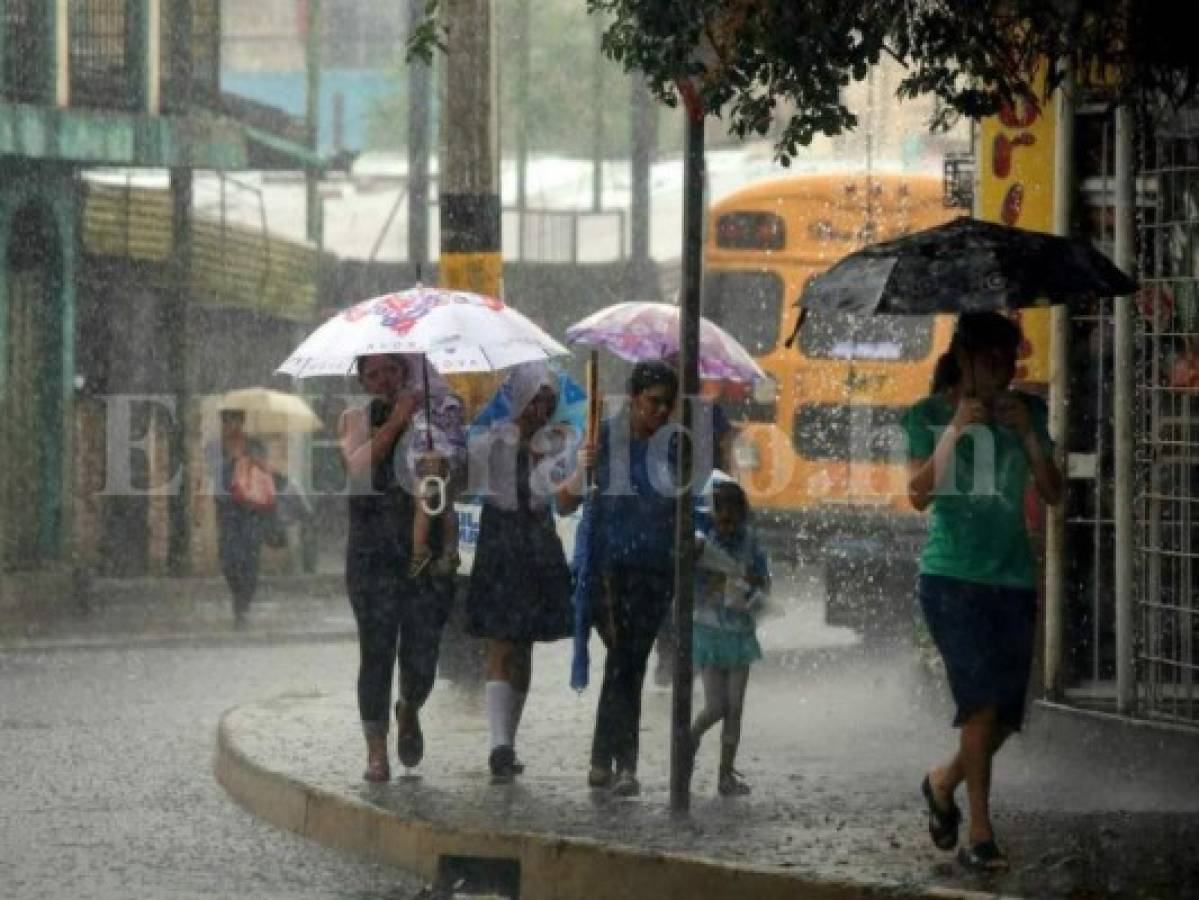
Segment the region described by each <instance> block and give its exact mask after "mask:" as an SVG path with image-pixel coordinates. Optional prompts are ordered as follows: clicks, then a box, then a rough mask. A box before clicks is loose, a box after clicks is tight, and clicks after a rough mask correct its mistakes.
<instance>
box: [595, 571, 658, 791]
mask: <svg viewBox="0 0 1199 900" xmlns="http://www.w3.org/2000/svg"><path fill="white" fill-rule="evenodd" d="M604 582H605V584H604V590H603V592H602V595H601V601H600V609H599V610H597V615H596V627H597V629H598V630H599V633H600V637H601V638H602V639H603V641H604V646H605V647H607V648H608V653H607V656H606V657H605V659H604V683H603V687H601V688H600V698H599V708H598V709H597V710H596V714H595V736H594V737H593V738H592V742H591V764H592V765H593V766H597V767H599V768H603V769H607V768H611V767H612V764H613V763H615V764H616V768H617V769H621V770H626V769H627V770H628V771H630V772H635V771H637V751H638V732H639V730H640V728H641V689H642V685H643V684H644V682H645V667H646V663H647V662H648V660H649V654H650V650H651V649H652V648H653V646H654V638H656V637H657V635H658V628H659V627H660V626H661V624H662V619H663V617H664V616H665V615H666V612H667V610H669V609H670V603H671V598H672V597H673V594H674V580H673V578H672V577H671V576H670V574H668V573H662V572H650V571H643V570H639V569H614V570H611V571H609V572H607V573H605V578H604Z"/></svg>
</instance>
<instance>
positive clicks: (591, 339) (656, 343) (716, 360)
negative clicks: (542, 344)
mask: <svg viewBox="0 0 1199 900" xmlns="http://www.w3.org/2000/svg"><path fill="white" fill-rule="evenodd" d="M566 341H567V343H570V344H586V345H588V346H591V347H607V348H608V349H609V350H611V351H612V352H613V353H615V354H616V355H617V356H619V357H620V358H621V359H627V360H629V361H630V362H641V361H642V360H649V359H662V358H663V357H669V356H672V355H674V354H677V353H678V352H679V308H678V307H677V306H671V305H670V304H668V303H617V304H616V305H615V306H607V307H604V308H603V309H601V310H599V311H598V312H594V313H592V314H591V315H589V316H588V317H587V318H585V319H583V320H581V321H579V322H576V323H575V324H573V325H571V326H570V327H569V328H567V329H566ZM699 377H700V378H703V379H708V380H713V381H739V382H755V381H765V380H766V373H765V372H763V371H762V367H761V366H759V365H758V363H757V362H756V361H755V360H754V358H753V357H752V356H750V355H749V351H747V350H746V349H745V348H744V347H742V346H741V344H739V343H738V342H737V339H736V338H734V337H733V336H732V335H731V334H729V333H728V332H727V331H725V330H724V329H723V328H721V327H720V326H719V325H717V324H715V323H714V322H711V321H709V320H708V319H704V318H701V319H700V320H699Z"/></svg>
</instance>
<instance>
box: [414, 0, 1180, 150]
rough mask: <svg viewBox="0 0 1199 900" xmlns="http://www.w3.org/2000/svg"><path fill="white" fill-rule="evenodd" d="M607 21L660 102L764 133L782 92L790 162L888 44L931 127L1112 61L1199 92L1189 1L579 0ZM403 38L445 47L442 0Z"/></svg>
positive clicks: (845, 118) (1161, 90) (610, 43)
mask: <svg viewBox="0 0 1199 900" xmlns="http://www.w3.org/2000/svg"><path fill="white" fill-rule="evenodd" d="M578 2H585V3H586V7H587V9H588V11H589V12H591V13H593V14H596V15H600V16H602V18H603V21H605V22H606V23H608V26H607V29H606V31H605V33H604V36H603V49H604V52H605V53H606V54H607V55H608V56H609V57H611V58H612V59H613V60H615V61H616V62H617V63H619V64H620V65H622V66H623V67H624V68H625V69H627V70H636V71H640V72H643V73H644V74H645V77H646V78H647V80H648V81H649V84H650V87H651V90H652V91H653V92H654V93H655V94H656V95H657V97H658V99H659V100H661V101H662V102H663V103H666V104H669V105H672V106H673V105H675V104H676V103H677V102H678V96H677V90H676V83H677V82H678V81H679V80H680V79H689V80H690V81H691V82H692V83H693V84H694V85H695V87H696V89H697V91H698V93H699V96H700V97H701V99H702V102H703V106H704V109H705V110H706V111H707V112H708V113H709V114H711V115H715V116H721V117H723V118H724V119H725V120H726V121H727V123H728V128H729V130H730V132H731V133H733V134H736V135H741V136H744V135H747V134H762V133H765V130H766V128H767V126H768V124H769V122H770V120H771V119H772V118H773V117H774V116H775V115H776V114H777V112H778V105H779V103H780V102H785V103H786V104H787V107H788V113H787V116H788V118H787V120H786V123H785V125H784V127H783V129H782V132H781V135H780V137H779V139H778V142H777V144H776V151H777V152H778V154H779V157H780V159H782V160H784V161H785V160H786V159H787V158H789V157H790V156H793V155H794V154H795V153H797V152H798V150H799V148H800V147H803V146H806V145H807V144H808V143H809V142H810V141H811V140H812V138H813V137H815V136H816V135H817V134H828V135H832V134H837V133H840V132H842V131H845V130H848V129H852V128H853V127H854V126H855V125H856V124H857V120H856V118H855V117H854V115H853V114H852V113H851V112H850V111H849V110H848V109H846V108H845V106H844V104H843V103H842V102H841V97H842V89H843V88H844V87H846V86H848V85H849V84H851V83H853V82H855V81H863V80H864V79H866V78H868V77H869V73H870V68H871V66H873V65H874V64H875V63H877V62H878V61H879V59H880V58H881V57H882V55H883V54H886V55H888V56H891V57H893V58H895V59H896V60H898V61H899V62H901V63H902V64H903V65H904V66H906V67H907V71H908V74H907V76H906V77H905V78H904V79H903V80H902V82H901V83H900V86H899V91H898V92H899V95H900V96H902V97H914V96H917V95H919V94H933V95H935V96H936V97H937V98H939V100H940V104H939V106H938V112H937V114H936V115H935V116H934V120H933V125H934V127H945V126H946V125H947V123H949V122H951V121H952V120H953V119H954V118H955V117H956V116H959V115H966V116H970V117H974V118H977V117H980V116H985V115H990V114H992V113H994V112H996V111H997V110H998V109H999V108H1000V107H1001V105H1003V104H1004V103H1010V102H1013V101H1014V100H1015V99H1016V98H1018V97H1022V96H1025V97H1027V96H1033V95H1034V93H1035V91H1036V88H1035V87H1034V82H1033V70H1034V68H1035V67H1036V65H1037V64H1038V63H1045V64H1046V65H1045V71H1046V72H1047V73H1048V78H1047V80H1046V87H1045V93H1049V92H1052V91H1053V90H1054V89H1056V88H1057V87H1058V86H1059V84H1060V83H1061V80H1062V78H1063V77H1064V73H1065V72H1066V71H1069V70H1073V71H1075V72H1080V73H1097V72H1103V71H1115V72H1117V73H1118V77H1117V79H1116V81H1115V85H1114V87H1113V88H1111V91H1112V93H1113V98H1112V99H1113V100H1124V101H1129V102H1133V103H1136V104H1139V105H1140V106H1141V108H1143V109H1145V108H1156V107H1160V106H1162V105H1163V104H1164V105H1165V106H1167V107H1173V108H1177V107H1178V106H1180V105H1181V104H1182V103H1185V102H1186V101H1187V100H1189V99H1191V98H1192V97H1194V96H1195V94H1196V92H1197V91H1199V53H1196V52H1195V49H1194V40H1193V37H1192V35H1191V33H1190V31H1189V29H1187V28H1185V27H1180V26H1181V23H1182V21H1183V19H1184V18H1185V17H1184V16H1182V15H1181V13H1180V9H1179V7H1180V6H1181V4H1176V3H1172V2H1164V0H578ZM425 10H426V19H425V22H424V23H422V24H421V25H420V26H419V27H417V28H416V29H414V31H413V33H412V34H411V35H410V36H409V41H408V54H409V58H410V59H411V58H414V57H415V58H421V59H425V60H426V61H427V60H428V59H430V58H431V55H432V52H433V50H434V49H435V48H442V49H444V44H445V32H444V30H443V29H441V28H439V26H438V24H437V10H438V0H426V6H425Z"/></svg>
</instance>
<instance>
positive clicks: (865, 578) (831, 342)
mask: <svg viewBox="0 0 1199 900" xmlns="http://www.w3.org/2000/svg"><path fill="white" fill-rule="evenodd" d="M943 194H944V190H943V183H942V180H941V179H940V178H938V177H934V176H928V175H907V174H881V173H871V174H866V173H840V174H798V175H794V176H786V177H780V178H774V179H770V180H768V181H763V182H760V183H758V184H755V185H752V186H750V187H747V188H744V189H742V190H739V191H737V192H736V193H733V194H731V195H729V196H727V197H725V198H723V199H721V200H720V201H719V202H718V203H715V204H714V205H713V206H712V208H711V210H710V212H709V217H708V229H707V234H706V237H705V241H706V245H705V273H704V295H703V296H704V315H705V316H707V317H709V318H711V319H712V320H713V321H715V322H717V323H719V324H721V325H722V326H724V327H725V328H727V329H728V330H729V331H730V332H731V333H732V334H733V335H735V336H736V337H737V338H738V339H739V340H740V341H741V342H742V343H743V344H744V345H745V346H746V348H747V349H748V350H749V351H750V352H751V353H753V354H754V356H755V357H756V358H757V359H758V361H759V363H760V364H761V365H762V368H763V369H764V370H765V371H766V372H767V373H768V374H769V375H770V378H771V381H770V383H768V384H767V385H759V386H758V387H757V388H756V389H755V390H754V391H753V393H752V394H750V395H748V396H741V397H738V396H735V395H733V394H732V393H731V391H730V389H729V388H728V387H726V388H724V390H725V396H724V398H723V402H724V405H725V409H726V410H727V411H728V412H729V414H730V418H732V419H733V421H734V422H736V423H737V424H738V426H739V432H740V436H739V438H738V442H737V445H736V448H735V459H736V463H737V468H738V476H739V478H740V480H741V482H742V484H743V485H744V487H745V488H746V491H747V493H748V495H749V497H750V500H751V502H752V504H753V506H754V508H755V511H756V516H757V520H758V522H759V528H760V530H761V531H762V535H763V538H764V539H765V540H766V542H767V544H768V545H769V546H770V547H771V549H772V551H773V552H774V553H775V554H779V555H782V556H785V557H791V558H799V559H802V560H806V561H812V562H824V563H826V564H827V569H826V572H827V578H826V583H827V585H828V588H829V607H828V617H829V620H830V621H831V622H834V623H837V624H849V625H857V626H864V625H868V624H870V623H869V622H868V621H865V619H864V617H865V616H870V617H873V616H875V615H876V614H877V610H875V609H871V608H870V605H869V604H868V603H862V604H856V605H855V604H853V603H849V602H842V601H849V600H852V599H854V598H863V599H865V597H866V595H865V594H864V593H863V592H862V591H861V589H860V584H861V583H868V584H869V583H879V584H880V585H881V584H882V583H885V582H886V581H891V583H894V581H893V579H891V575H892V574H895V573H896V571H897V572H898V573H901V574H902V575H903V576H904V577H907V576H908V575H909V574H910V573H911V572H914V566H915V560H916V557H917V554H918V549H919V543H920V541H921V539H922V534H923V530H924V528H925V525H924V520H923V517H921V516H919V515H916V514H914V513H913V512H912V510H911V507H910V505H909V503H908V501H907V496H906V474H905V471H906V468H905V465H904V459H903V446H902V444H901V443H899V441H898V440H897V435H898V434H899V419H900V417H901V416H902V414H903V412H904V410H905V409H906V408H907V407H908V406H909V405H910V404H911V403H913V402H914V401H915V400H917V399H918V398H920V397H922V396H924V395H925V394H926V393H927V392H928V388H929V384H930V379H931V375H932V371H933V366H934V364H935V362H936V360H937V358H938V356H939V355H940V354H941V353H942V352H943V351H944V349H945V347H946V346H947V345H948V343H949V337H950V334H951V332H952V329H953V319H952V317H950V316H935V317H934V316H927V317H898V316H879V317H869V316H861V317H851V316H817V315H811V316H809V317H807V319H806V320H805V322H804V324H803V327H802V328H801V329H800V331H799V334H798V336H797V337H796V339H795V343H794V345H793V346H791V347H787V346H785V343H786V340H787V338H788V336H789V335H791V333H792V331H793V330H794V327H795V322H796V319H797V316H798V312H799V311H798V309H797V307H796V305H795V304H796V300H797V299H798V297H799V296H800V294H801V293H802V290H803V287H804V284H805V283H806V282H807V280H808V279H809V278H811V277H812V276H813V275H815V274H817V273H819V272H822V271H824V270H825V269H827V268H828V267H829V266H831V265H832V264H833V263H835V262H836V261H837V260H839V259H840V258H841V257H843V256H844V255H846V254H847V253H850V252H852V251H853V250H856V249H858V248H860V247H862V246H864V245H865V244H870V243H874V242H877V241H883V240H887V239H889V238H893V237H899V236H901V235H903V234H906V233H908V232H910V231H917V230H920V229H923V228H928V227H931V226H934V225H937V224H939V223H941V222H944V221H947V220H949V219H951V218H953V217H954V216H957V215H962V214H963V213H964V210H961V209H957V208H951V207H947V206H946V203H945V201H944V199H943ZM848 575H852V576H854V577H853V579H852V581H851V579H849V578H847V577H846V576H848ZM855 583H856V584H857V586H855ZM851 588H852V589H851Z"/></svg>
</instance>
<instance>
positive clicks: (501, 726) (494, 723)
mask: <svg viewBox="0 0 1199 900" xmlns="http://www.w3.org/2000/svg"><path fill="white" fill-rule="evenodd" d="M523 696H524V695H523V694H517V693H516V691H514V690H513V689H512V685H510V684H509V683H508V682H506V681H489V682H487V724H488V726H489V727H490V729H491V749H492V750H494V749H495V748H496V747H511V746H512V742H513V740H514V738H515V735H516V715H514V713H515V711H516V701H517V698H518V697H520V698H522V699H523ZM522 705H523V704H522Z"/></svg>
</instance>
